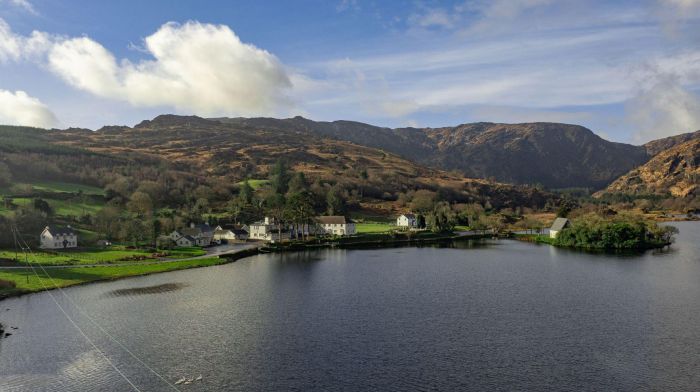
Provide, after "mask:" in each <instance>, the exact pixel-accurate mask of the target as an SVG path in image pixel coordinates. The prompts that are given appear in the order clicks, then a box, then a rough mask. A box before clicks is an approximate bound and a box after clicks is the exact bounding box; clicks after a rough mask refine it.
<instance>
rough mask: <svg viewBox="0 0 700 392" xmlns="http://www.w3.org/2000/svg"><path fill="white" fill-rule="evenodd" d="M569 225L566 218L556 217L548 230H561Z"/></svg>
mask: <svg viewBox="0 0 700 392" xmlns="http://www.w3.org/2000/svg"><path fill="white" fill-rule="evenodd" d="M568 225H569V220H568V219H566V218H557V219H555V220H554V223H552V227H551V228H550V229H549V230H553V231H561V230H563V229H564V228H565V227H567V226H568Z"/></svg>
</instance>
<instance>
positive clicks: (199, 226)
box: [191, 223, 214, 233]
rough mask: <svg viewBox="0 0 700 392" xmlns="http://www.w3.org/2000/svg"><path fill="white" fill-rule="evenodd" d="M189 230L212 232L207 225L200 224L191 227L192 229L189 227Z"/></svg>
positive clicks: (212, 229)
mask: <svg viewBox="0 0 700 392" xmlns="http://www.w3.org/2000/svg"><path fill="white" fill-rule="evenodd" d="M191 229H196V230H199V231H201V232H202V233H206V232H211V231H214V228H213V227H211V226H210V225H209V224H208V223H200V224H198V225H193V227H191Z"/></svg>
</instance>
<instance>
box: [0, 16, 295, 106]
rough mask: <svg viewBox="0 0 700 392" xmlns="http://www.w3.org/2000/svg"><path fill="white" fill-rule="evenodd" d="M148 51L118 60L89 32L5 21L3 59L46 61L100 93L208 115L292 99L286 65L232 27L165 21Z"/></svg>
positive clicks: (0, 30) (1, 25)
mask: <svg viewBox="0 0 700 392" xmlns="http://www.w3.org/2000/svg"><path fill="white" fill-rule="evenodd" d="M143 52H145V54H146V55H148V56H149V58H147V59H144V60H141V61H136V62H133V61H130V60H128V59H122V60H118V59H117V58H115V56H114V55H113V54H112V53H111V52H110V51H109V50H108V49H106V48H105V47H104V46H102V45H101V44H100V43H98V42H96V41H94V40H92V39H91V38H89V37H77V38H66V37H61V36H57V35H51V34H48V33H44V32H38V31H34V32H32V33H31V35H29V36H21V35H18V34H15V33H13V32H12V30H11V29H10V27H9V26H8V25H7V23H5V22H4V21H3V20H2V19H0V62H7V61H14V62H19V61H33V62H36V63H39V64H40V65H42V66H45V67H46V68H48V69H49V70H50V71H51V72H53V73H54V74H56V75H57V76H59V77H60V78H61V79H63V80H64V81H65V82H66V83H67V84H69V85H70V86H72V87H74V88H77V89H79V90H83V91H87V92H89V93H91V94H94V95H96V96H99V97H103V98H109V99H115V100H121V101H125V102H128V103H130V104H132V105H134V106H137V107H160V106H165V107H173V108H175V109H178V110H180V111H183V112H188V113H194V114H198V115H205V116H206V115H261V114H274V113H277V112H279V111H280V110H281V109H283V108H288V107H290V106H291V105H292V101H291V99H290V98H289V97H288V95H287V93H288V90H290V89H291V87H292V82H291V78H290V75H288V73H287V71H286V69H285V67H284V66H283V64H282V63H281V62H280V61H279V60H278V59H277V58H276V57H275V56H274V55H272V54H271V53H269V52H267V51H265V50H262V49H259V48H257V47H255V46H253V45H250V44H246V43H243V42H241V40H240V38H239V37H238V36H237V35H236V34H235V33H234V32H233V31H232V30H231V29H230V28H229V27H228V26H224V25H213V24H204V23H199V22H187V23H185V24H182V25H180V24H177V23H166V24H164V25H162V26H161V27H160V28H159V29H158V31H156V32H155V33H154V34H152V35H150V36H148V37H146V38H145V39H144V41H143Z"/></svg>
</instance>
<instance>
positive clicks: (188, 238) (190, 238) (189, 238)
mask: <svg viewBox="0 0 700 392" xmlns="http://www.w3.org/2000/svg"><path fill="white" fill-rule="evenodd" d="M180 238H184V239H186V240H188V241H190V242H197V240H195V239H194V238H192V236H189V235H183V236H182V237H180ZM180 238H178V239H180Z"/></svg>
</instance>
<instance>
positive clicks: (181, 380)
mask: <svg viewBox="0 0 700 392" xmlns="http://www.w3.org/2000/svg"><path fill="white" fill-rule="evenodd" d="M185 381H187V379H186V378H185V377H183V378H181V379H179V380H177V381H175V385H180V384H182V383H183V382H185Z"/></svg>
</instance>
